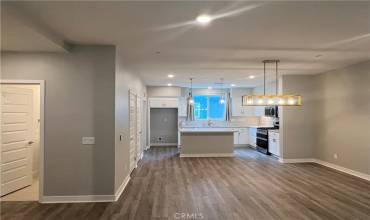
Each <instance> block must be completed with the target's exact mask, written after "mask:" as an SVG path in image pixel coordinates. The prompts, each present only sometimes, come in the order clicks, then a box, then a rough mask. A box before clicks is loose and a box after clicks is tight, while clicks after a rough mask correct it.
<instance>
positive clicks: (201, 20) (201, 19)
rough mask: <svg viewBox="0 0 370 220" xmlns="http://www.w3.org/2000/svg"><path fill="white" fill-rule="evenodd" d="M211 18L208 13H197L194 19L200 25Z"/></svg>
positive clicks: (206, 22)
mask: <svg viewBox="0 0 370 220" xmlns="http://www.w3.org/2000/svg"><path fill="white" fill-rule="evenodd" d="M211 20H212V18H211V17H210V16H209V15H199V16H198V17H197V19H196V21H197V22H198V23H199V24H202V25H206V24H208V23H209V22H211Z"/></svg>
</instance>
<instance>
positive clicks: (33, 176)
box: [0, 80, 44, 201]
mask: <svg viewBox="0 0 370 220" xmlns="http://www.w3.org/2000/svg"><path fill="white" fill-rule="evenodd" d="M43 94H44V82H43V81H17V80H14V81H4V80H2V81H1V118H2V120H1V135H2V140H1V188H0V192H1V201H41V200H42V195H43V190H42V189H43V187H42V186H43V152H44V151H43V145H44V118H43V112H44V107H43V106H44V95H43Z"/></svg>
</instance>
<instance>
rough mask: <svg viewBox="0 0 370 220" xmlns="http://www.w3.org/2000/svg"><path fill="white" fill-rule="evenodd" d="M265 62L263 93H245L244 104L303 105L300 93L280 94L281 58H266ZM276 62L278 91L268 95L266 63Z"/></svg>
mask: <svg viewBox="0 0 370 220" xmlns="http://www.w3.org/2000/svg"><path fill="white" fill-rule="evenodd" d="M262 62H263V95H244V96H243V97H242V106H299V105H302V99H301V96H300V95H289V94H285V95H284V94H283V95H278V63H279V62H280V61H279V60H264V61H262ZM268 63H275V75H276V93H275V95H272V94H270V95H266V64H268Z"/></svg>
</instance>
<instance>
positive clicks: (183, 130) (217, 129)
mask: <svg viewBox="0 0 370 220" xmlns="http://www.w3.org/2000/svg"><path fill="white" fill-rule="evenodd" d="M235 131H237V129H236V128H180V129H179V132H182V133H199V132H205V133H206V132H218V133H222V132H231V133H233V132H235Z"/></svg>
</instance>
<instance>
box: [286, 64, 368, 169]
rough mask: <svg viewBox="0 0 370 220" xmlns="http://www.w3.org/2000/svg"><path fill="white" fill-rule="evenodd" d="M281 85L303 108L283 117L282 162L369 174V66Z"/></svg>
mask: <svg viewBox="0 0 370 220" xmlns="http://www.w3.org/2000/svg"><path fill="white" fill-rule="evenodd" d="M281 83H282V85H281V86H282V88H281V89H282V91H283V92H284V93H293V94H300V95H302V102H303V105H302V106H301V107H283V108H282V111H280V113H281V118H280V124H281V129H280V144H281V146H283V154H282V155H283V158H284V159H297V158H317V159H319V160H322V161H326V162H329V163H333V164H336V165H339V166H342V167H345V168H348V169H352V170H355V171H359V172H362V173H366V174H370V61H367V62H364V63H359V64H356V65H352V66H349V67H346V68H343V69H340V70H335V71H331V72H327V73H322V74H318V75H312V76H291V75H285V76H283V77H282V82H281ZM334 154H336V155H337V158H336V159H335V157H334Z"/></svg>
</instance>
